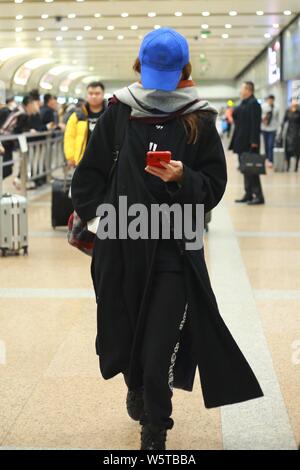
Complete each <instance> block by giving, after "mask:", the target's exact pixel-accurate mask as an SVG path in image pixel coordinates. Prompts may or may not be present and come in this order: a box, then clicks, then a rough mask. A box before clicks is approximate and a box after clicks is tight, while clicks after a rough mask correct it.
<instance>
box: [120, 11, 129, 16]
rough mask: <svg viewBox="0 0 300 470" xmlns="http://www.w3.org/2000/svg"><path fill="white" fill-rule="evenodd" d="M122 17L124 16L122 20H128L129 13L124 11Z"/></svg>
mask: <svg viewBox="0 0 300 470" xmlns="http://www.w3.org/2000/svg"><path fill="white" fill-rule="evenodd" d="M121 16H122V18H127V17H128V16H129V13H127V12H126V11H124V12H123V13H121Z"/></svg>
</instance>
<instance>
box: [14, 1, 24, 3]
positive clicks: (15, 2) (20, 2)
mask: <svg viewBox="0 0 300 470" xmlns="http://www.w3.org/2000/svg"><path fill="white" fill-rule="evenodd" d="M15 3H23V0H15Z"/></svg>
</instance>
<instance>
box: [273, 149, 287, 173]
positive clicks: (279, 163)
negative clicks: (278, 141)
mask: <svg viewBox="0 0 300 470" xmlns="http://www.w3.org/2000/svg"><path fill="white" fill-rule="evenodd" d="M273 152H274V156H273V168H274V171H276V172H283V171H285V152H284V148H282V147H274V151H273Z"/></svg>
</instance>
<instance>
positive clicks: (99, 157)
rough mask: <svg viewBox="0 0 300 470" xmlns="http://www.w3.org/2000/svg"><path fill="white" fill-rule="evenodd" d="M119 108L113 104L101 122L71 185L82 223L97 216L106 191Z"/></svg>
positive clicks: (74, 202) (73, 198) (75, 205)
mask: <svg viewBox="0 0 300 470" xmlns="http://www.w3.org/2000/svg"><path fill="white" fill-rule="evenodd" d="M116 107H117V105H111V106H109V107H108V109H107V110H106V111H105V113H103V114H102V116H101V117H100V118H99V119H98V121H97V123H96V125H95V128H94V130H93V132H92V134H91V137H90V140H89V143H88V145H87V148H86V150H85V152H84V155H83V157H82V159H81V161H80V163H79V165H78V166H77V167H76V170H75V172H74V175H73V178H72V184H71V197H72V202H73V207H74V209H75V211H76V212H77V214H78V215H79V217H80V218H81V220H82V221H83V222H87V221H88V220H90V219H93V218H94V217H96V211H97V207H98V206H99V204H101V202H102V200H103V197H104V195H105V191H106V183H107V178H108V175H109V171H110V169H111V167H112V164H113V152H112V150H113V141H114V119H115V112H116V109H115V108H116Z"/></svg>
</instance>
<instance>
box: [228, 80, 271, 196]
mask: <svg viewBox="0 0 300 470" xmlns="http://www.w3.org/2000/svg"><path fill="white" fill-rule="evenodd" d="M240 96H241V99H242V101H241V103H240V105H239V106H238V107H237V108H236V109H235V110H234V112H233V119H234V123H235V130H234V134H233V137H232V141H231V143H230V146H229V149H230V150H233V151H234V152H235V153H237V154H238V155H239V160H240V156H241V154H242V153H243V152H255V153H258V152H259V147H260V125H261V115H262V110H261V106H260V104H259V103H258V101H257V99H256V98H255V96H254V84H253V83H252V82H244V83H243V84H242V87H241V92H240ZM244 186H245V194H244V196H243V197H242V198H241V199H236V200H235V202H246V203H247V204H249V205H256V204H264V202H265V201H264V196H263V192H262V187H261V182H260V177H259V175H247V174H244Z"/></svg>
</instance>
